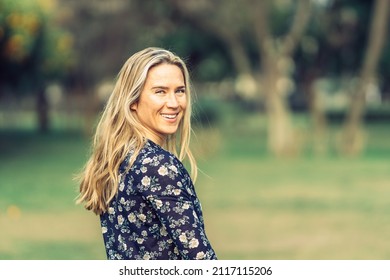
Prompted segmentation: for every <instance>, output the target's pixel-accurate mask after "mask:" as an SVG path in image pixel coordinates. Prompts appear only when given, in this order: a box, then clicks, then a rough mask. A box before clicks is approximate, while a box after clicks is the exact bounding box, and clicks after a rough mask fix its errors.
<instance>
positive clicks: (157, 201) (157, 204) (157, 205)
mask: <svg viewBox="0 0 390 280" xmlns="http://www.w3.org/2000/svg"><path fill="white" fill-rule="evenodd" d="M154 202H155V203H156V207H157V209H160V208H161V206H163V203H162V201H161V200H160V199H156V200H154Z"/></svg>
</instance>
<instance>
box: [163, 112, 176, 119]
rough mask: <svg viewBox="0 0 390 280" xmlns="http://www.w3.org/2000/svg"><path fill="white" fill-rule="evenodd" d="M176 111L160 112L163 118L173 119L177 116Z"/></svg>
mask: <svg viewBox="0 0 390 280" xmlns="http://www.w3.org/2000/svg"><path fill="white" fill-rule="evenodd" d="M177 115H178V113H177V114H161V116H162V117H163V118H166V119H169V120H173V119H175V118H176V117H177Z"/></svg>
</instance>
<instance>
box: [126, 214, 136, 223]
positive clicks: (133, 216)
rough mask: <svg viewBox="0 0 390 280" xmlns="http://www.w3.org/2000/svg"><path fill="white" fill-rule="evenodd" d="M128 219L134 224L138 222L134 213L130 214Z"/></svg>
mask: <svg viewBox="0 0 390 280" xmlns="http://www.w3.org/2000/svg"><path fill="white" fill-rule="evenodd" d="M127 219H128V220H129V222H130V223H134V222H135V221H136V217H135V215H134V213H130V214H129V215H128V216H127Z"/></svg>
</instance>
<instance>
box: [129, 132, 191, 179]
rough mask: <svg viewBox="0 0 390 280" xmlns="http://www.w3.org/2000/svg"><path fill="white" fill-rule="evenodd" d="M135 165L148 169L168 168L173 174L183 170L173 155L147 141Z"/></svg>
mask: <svg viewBox="0 0 390 280" xmlns="http://www.w3.org/2000/svg"><path fill="white" fill-rule="evenodd" d="M135 164H136V165H138V166H149V167H161V166H167V167H168V166H169V167H170V169H172V170H173V171H175V172H179V171H181V170H182V169H184V166H183V164H182V163H181V161H180V160H179V159H178V158H177V157H176V156H175V155H174V154H172V153H170V152H169V151H167V150H165V149H163V148H162V147H160V146H159V145H157V144H155V143H153V142H152V141H149V140H148V141H147V142H146V144H145V146H144V147H143V148H142V149H141V151H140V153H139V156H138V157H137V160H136V162H135ZM176 169H177V170H176Z"/></svg>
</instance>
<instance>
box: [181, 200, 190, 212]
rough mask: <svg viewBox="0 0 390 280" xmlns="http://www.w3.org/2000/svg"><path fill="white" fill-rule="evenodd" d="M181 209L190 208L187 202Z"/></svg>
mask: <svg viewBox="0 0 390 280" xmlns="http://www.w3.org/2000/svg"><path fill="white" fill-rule="evenodd" d="M182 208H183V209H186V210H187V209H189V208H190V205H189V204H188V202H186V203H184V204H183V206H182Z"/></svg>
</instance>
